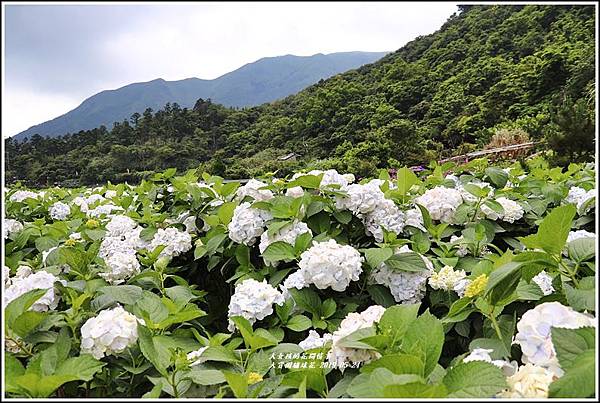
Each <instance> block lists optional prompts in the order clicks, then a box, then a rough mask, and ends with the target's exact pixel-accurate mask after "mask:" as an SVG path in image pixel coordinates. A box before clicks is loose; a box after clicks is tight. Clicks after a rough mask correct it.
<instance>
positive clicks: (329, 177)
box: [292, 169, 355, 190]
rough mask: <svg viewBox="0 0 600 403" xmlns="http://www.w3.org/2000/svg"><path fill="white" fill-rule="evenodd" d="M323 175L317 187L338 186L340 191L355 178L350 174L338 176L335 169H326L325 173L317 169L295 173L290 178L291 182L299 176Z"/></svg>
mask: <svg viewBox="0 0 600 403" xmlns="http://www.w3.org/2000/svg"><path fill="white" fill-rule="evenodd" d="M321 174H323V176H322V178H321V183H320V184H319V187H321V188H322V187H325V186H329V185H338V186H339V187H340V189H341V190H343V189H346V187H347V186H348V184H350V183H352V182H354V180H355V178H354V175H352V174H343V175H342V174H340V173H338V171H336V170H335V169H328V170H327V171H321V170H318V169H314V170H312V171H310V172H308V173H295V174H294V175H293V176H292V180H294V179H297V178H299V177H301V176H304V175H314V176H318V175H321Z"/></svg>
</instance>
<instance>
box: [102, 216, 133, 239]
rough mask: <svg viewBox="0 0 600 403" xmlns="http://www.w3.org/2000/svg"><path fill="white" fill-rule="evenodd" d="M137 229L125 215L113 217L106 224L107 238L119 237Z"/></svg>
mask: <svg viewBox="0 0 600 403" xmlns="http://www.w3.org/2000/svg"><path fill="white" fill-rule="evenodd" d="M136 227H137V223H136V222H135V221H133V219H132V218H131V217H127V216H126V215H114V216H112V217H111V219H110V221H109V222H108V223H107V224H106V230H107V231H108V235H109V236H121V235H125V234H127V233H129V232H131V231H132V230H133V229H135V228H136Z"/></svg>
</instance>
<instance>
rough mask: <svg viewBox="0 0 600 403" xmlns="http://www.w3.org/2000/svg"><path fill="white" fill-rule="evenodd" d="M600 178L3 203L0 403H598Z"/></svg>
mask: <svg viewBox="0 0 600 403" xmlns="http://www.w3.org/2000/svg"><path fill="white" fill-rule="evenodd" d="M595 188H596V184H595V171H594V166H593V164H586V165H584V164H571V165H569V167H567V168H563V169H561V168H549V167H548V166H547V164H546V163H545V162H544V161H543V160H542V159H540V158H534V159H531V160H529V161H528V162H527V164H526V166H522V165H521V164H520V163H515V164H513V165H512V166H507V167H505V168H500V167H498V166H494V165H489V164H488V162H487V161H486V160H483V159H480V160H474V161H471V162H470V163H468V164H466V165H462V166H459V167H458V166H454V165H452V164H451V163H449V164H445V165H443V166H439V165H435V164H433V165H432V166H430V167H429V168H428V169H425V170H424V171H422V172H419V174H418V175H417V174H415V173H413V172H412V171H411V170H409V169H407V168H401V169H398V170H397V172H396V178H393V179H391V178H390V177H389V174H388V173H387V172H385V171H383V172H382V173H381V175H380V177H379V178H375V179H362V180H358V179H356V178H355V177H354V176H353V175H344V174H340V173H338V172H336V171H333V170H330V171H325V172H323V171H311V172H308V173H297V174H295V175H293V176H291V177H289V178H282V179H278V178H274V177H269V178H262V179H261V180H257V179H251V180H250V181H248V182H247V183H245V184H243V185H242V184H240V183H239V182H229V181H224V180H223V179H222V178H220V177H216V176H210V175H208V174H202V175H198V174H197V173H196V172H195V171H188V172H187V173H185V174H184V175H182V176H177V175H176V172H175V170H167V171H165V172H163V173H160V174H155V175H154V177H152V178H151V179H150V180H145V181H143V182H142V183H141V184H140V185H137V186H129V185H127V184H119V185H112V184H108V185H106V186H102V187H96V188H93V189H92V188H77V189H61V188H49V189H45V190H44V191H32V190H27V189H21V188H11V189H5V195H4V209H5V218H4V222H3V235H4V269H3V283H4V285H3V286H4V292H3V312H4V338H5V344H4V346H5V351H4V358H5V371H4V377H5V394H6V395H7V396H8V397H154V398H157V397H163V398H169V397H237V398H250V397H271V398H274V397H322V398H339V397H354V398H366V397H374V398H394V397H399V398H400V397H405V398H407V397H412V398H414V397H425V398H427V397H430V398H434V397H436V398H437V397H449V398H468V397H478V398H486V397H488V398H489V397H501V398H522V397H537V398H540V397H592V396H594V393H595V388H596V385H595V379H596V374H595V365H596V352H595V340H596V323H597V321H596V316H595V310H596V306H595V297H596V295H595V294H596V288H595V273H596V272H595V270H596V265H595V257H596V250H595V249H596V246H595V244H596V235H595V231H596V227H595V213H596V207H595V203H596V201H595V193H596V191H595Z"/></svg>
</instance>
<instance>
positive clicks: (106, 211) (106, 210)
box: [86, 203, 123, 217]
mask: <svg viewBox="0 0 600 403" xmlns="http://www.w3.org/2000/svg"><path fill="white" fill-rule="evenodd" d="M120 210H123V208H121V207H119V206H115V205H114V204H112V203H108V204H101V205H99V206H97V207H96V208H93V209H91V210H88V211H87V212H86V214H87V216H88V217H100V216H102V215H106V216H110V215H111V213H112V212H113V211H120Z"/></svg>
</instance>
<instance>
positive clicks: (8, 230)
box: [2, 218, 23, 239]
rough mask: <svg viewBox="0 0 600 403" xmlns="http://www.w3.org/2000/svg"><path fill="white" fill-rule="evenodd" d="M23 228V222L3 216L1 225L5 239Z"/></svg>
mask: <svg viewBox="0 0 600 403" xmlns="http://www.w3.org/2000/svg"><path fill="white" fill-rule="evenodd" d="M22 229H23V224H21V223H20V222H19V221H17V220H13V219H12V218H5V219H4V225H2V235H3V237H4V239H7V238H8V237H9V236H10V235H11V234H14V233H17V232H19V231H21V230H22Z"/></svg>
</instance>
